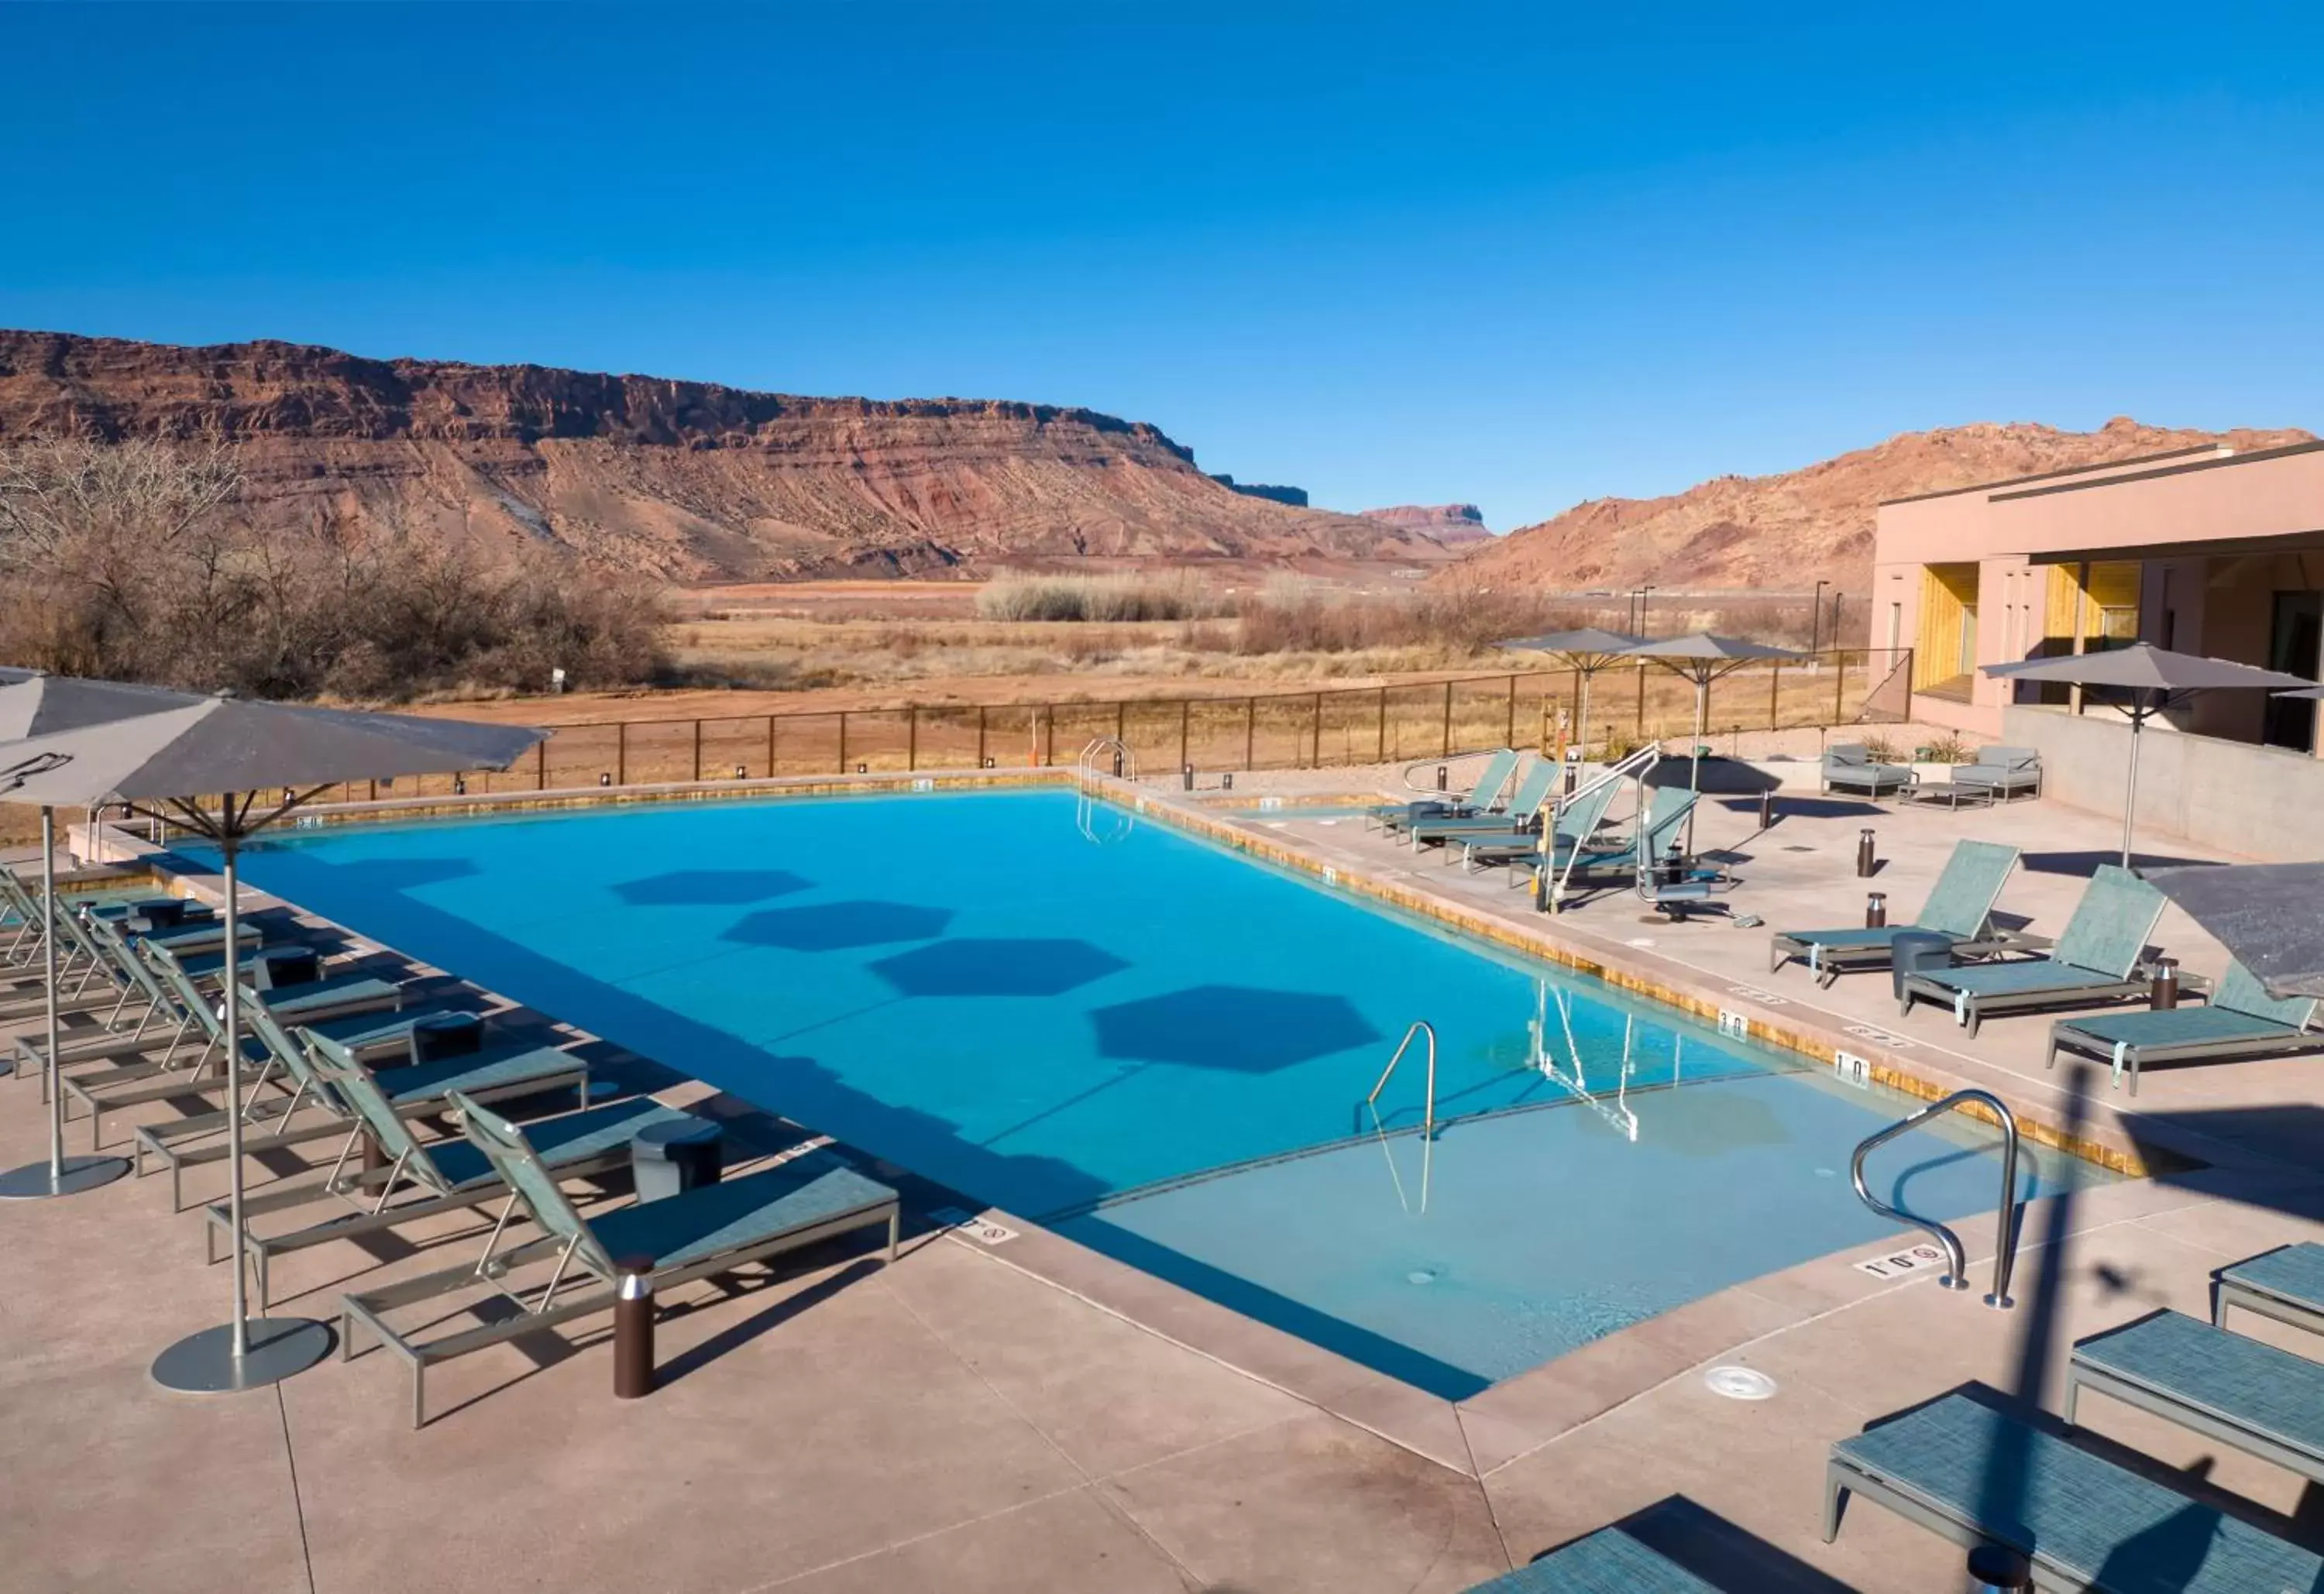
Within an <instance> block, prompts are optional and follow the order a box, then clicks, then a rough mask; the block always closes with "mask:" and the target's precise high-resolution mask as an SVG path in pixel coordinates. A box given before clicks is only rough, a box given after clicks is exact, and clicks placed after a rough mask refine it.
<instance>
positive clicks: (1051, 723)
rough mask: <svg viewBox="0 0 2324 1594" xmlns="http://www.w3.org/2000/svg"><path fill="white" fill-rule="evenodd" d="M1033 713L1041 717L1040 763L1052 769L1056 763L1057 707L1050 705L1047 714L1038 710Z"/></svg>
mask: <svg viewBox="0 0 2324 1594" xmlns="http://www.w3.org/2000/svg"><path fill="white" fill-rule="evenodd" d="M1033 712H1034V713H1035V714H1040V716H1041V762H1042V763H1043V764H1044V765H1047V766H1048V767H1049V768H1052V769H1054V768H1056V762H1057V705H1056V704H1054V703H1053V704H1051V705H1049V710H1048V712H1047V714H1042V713H1041V711H1040V710H1039V709H1035V710H1034V711H1033Z"/></svg>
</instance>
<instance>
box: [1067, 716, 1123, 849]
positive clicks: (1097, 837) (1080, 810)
mask: <svg viewBox="0 0 2324 1594" xmlns="http://www.w3.org/2000/svg"><path fill="white" fill-rule="evenodd" d="M1109 752H1111V754H1112V755H1113V778H1114V779H1117V780H1136V779H1138V755H1137V754H1136V753H1135V752H1132V751H1130V744H1129V743H1128V742H1124V741H1122V740H1121V739H1120V737H1117V736H1100V737H1097V738H1095V739H1094V740H1093V741H1092V742H1090V743H1089V745H1088V746H1086V747H1084V748H1083V749H1082V752H1081V757H1079V758H1078V759H1075V760H1074V828H1075V829H1076V830H1079V831H1080V832H1081V833H1082V837H1083V839H1084V840H1085V841H1093V842H1099V843H1107V842H1118V841H1120V839H1121V838H1122V837H1123V836H1126V835H1128V834H1130V817H1129V815H1127V814H1120V813H1118V812H1117V811H1114V810H1102V809H1101V808H1100V806H1099V804H1098V791H1099V782H1100V780H1101V779H1102V777H1103V775H1104V773H1105V771H1104V769H1103V763H1104V760H1105V756H1106V754H1107V753H1109ZM1101 813H1105V814H1107V815H1109V816H1108V817H1106V818H1101V817H1100V815H1101Z"/></svg>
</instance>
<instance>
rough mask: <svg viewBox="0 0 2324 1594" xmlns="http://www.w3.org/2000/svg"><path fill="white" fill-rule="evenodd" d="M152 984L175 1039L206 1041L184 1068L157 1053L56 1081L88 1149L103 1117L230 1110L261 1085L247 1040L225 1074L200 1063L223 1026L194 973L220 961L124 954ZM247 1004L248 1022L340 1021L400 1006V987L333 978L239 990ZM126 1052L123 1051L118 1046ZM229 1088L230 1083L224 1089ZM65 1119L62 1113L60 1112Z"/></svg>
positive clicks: (129, 1049) (115, 1052)
mask: <svg viewBox="0 0 2324 1594" xmlns="http://www.w3.org/2000/svg"><path fill="white" fill-rule="evenodd" d="M132 955H133V956H134V958H135V959H136V960H137V961H138V963H139V965H140V966H141V967H142V968H143V969H144V971H145V972H146V974H147V976H148V978H150V979H151V980H152V981H153V982H154V991H155V1000H156V1001H157V1003H158V1004H161V1005H164V1006H166V1008H167V1009H168V1010H169V1011H170V1012H171V1014H172V1015H173V1016H174V1017H175V1018H177V1020H178V1029H177V1032H176V1033H177V1034H178V1035H180V1036H184V1035H187V1034H189V1033H194V1032H198V1033H200V1034H202V1035H204V1036H206V1037H208V1041H207V1044H206V1045H205V1046H203V1047H202V1050H201V1051H200V1053H199V1054H198V1055H196V1056H195V1057H194V1058H193V1059H192V1060H191V1062H190V1063H187V1062H184V1061H183V1060H182V1059H180V1057H179V1056H178V1055H177V1053H176V1049H175V1047H174V1045H173V1046H172V1047H171V1049H170V1050H169V1051H168V1052H165V1053H163V1054H162V1055H161V1057H160V1060H159V1061H147V1062H139V1063H131V1064H124V1065H123V1066H120V1067H116V1068H113V1069H108V1070H106V1071H104V1072H102V1073H83V1074H69V1073H68V1074H61V1075H60V1076H59V1079H60V1083H61V1084H62V1085H63V1087H64V1092H65V1094H66V1095H67V1096H69V1097H71V1098H72V1099H73V1100H74V1101H78V1102H80V1103H81V1104H82V1105H83V1106H84V1107H86V1108H87V1109H88V1117H89V1144H90V1146H91V1147H92V1148H97V1147H102V1146H103V1145H104V1143H105V1114H106V1112H108V1111H115V1110H119V1109H121V1108H124V1107H136V1106H143V1105H144V1104H145V1103H147V1102H152V1101H175V1100H178V1099H180V1098H182V1097H187V1096H194V1095H200V1094H204V1093H206V1092H210V1091H217V1092H221V1097H222V1100H221V1108H222V1109H223V1108H224V1107H226V1106H230V1105H231V1104H232V1103H233V1101H234V1100H235V1097H236V1096H237V1095H238V1094H239V1093H240V1092H242V1090H243V1089H244V1087H245V1086H250V1087H253V1088H255V1087H256V1086H257V1085H259V1084H261V1083H263V1080H264V1073H263V1066H264V1062H265V1058H264V1054H263V1049H262V1048H260V1047H259V1046H257V1044H256V1042H255V1041H254V1038H253V1037H251V1036H250V1035H248V1034H246V1033H245V1034H244V1036H243V1037H241V1042H242V1055H241V1056H240V1057H238V1058H236V1059H235V1063H234V1066H233V1067H232V1068H231V1069H228V1068H227V1067H226V1064H225V1061H224V1059H223V1058H221V1059H220V1064H219V1066H218V1068H217V1069H216V1070H212V1069H210V1068H209V1066H208V1064H209V1062H210V1059H211V1058H212V1056H213V1055H217V1054H218V1053H219V1052H220V1050H221V1048H222V1046H223V1044H224V1042H225V1039H226V1025H225V1022H224V1019H223V1018H222V1016H221V1013H220V1010H219V1009H217V1008H215V1007H213V1006H212V1005H211V1004H210V1003H209V1002H208V1000H205V999H204V995H203V993H202V991H201V990H200V989H199V987H198V985H197V983H196V979H197V975H198V972H199V969H200V967H201V966H202V965H203V964H205V963H208V960H209V959H213V958H214V959H217V960H219V961H220V962H221V963H222V961H223V954H207V955H206V957H205V958H203V959H184V958H180V957H178V956H177V955H176V954H172V953H171V952H170V951H169V950H168V949H167V948H164V947H160V946H155V945H152V944H141V945H140V946H139V947H138V948H137V949H136V950H135V952H134V954H132ZM243 994H244V997H245V998H246V999H248V1008H247V1011H248V1013H249V1015H251V1017H252V1018H253V1020H254V1018H255V1015H256V1014H258V1013H260V1012H264V1013H267V1014H270V1015H272V1017H273V1018H275V1019H276V1021H278V1022H281V1023H285V1024H300V1023H306V1022H309V1021H320V1020H322V1019H325V1018H347V1017H350V1016H353V1015H355V1014H360V1013H376V1012H381V1011H384V1010H387V1009H393V1008H396V1007H399V1006H401V1003H402V1000H403V987H402V986H401V985H399V984H397V983H395V982H394V981H391V980H382V979H380V978H378V977H377V976H376V975H372V974H364V973H346V974H333V975H329V976H327V977H325V978H323V979H320V980H312V981H306V982H304V983H301V984H298V985H285V986H281V987H278V988H276V989H274V990H268V991H263V992H261V991H253V990H249V989H248V988H246V987H245V988H244V992H243ZM124 1046H126V1050H124ZM152 1050H153V1048H152V1046H151V1045H150V1044H149V1045H148V1046H144V1047H142V1048H141V1047H138V1046H134V1045H132V1044H129V1043H124V1042H121V1041H118V1040H116V1041H115V1043H114V1044H113V1047H112V1049H110V1050H99V1051H97V1052H95V1053H92V1054H89V1055H86V1056H82V1057H80V1058H78V1059H75V1060H76V1061H79V1062H88V1061H91V1060H94V1059H97V1058H111V1057H119V1056H124V1055H137V1054H138V1053H140V1052H141V1051H142V1052H147V1053H150V1052H152ZM250 1062H257V1063H259V1064H261V1069H262V1071H261V1072H260V1073H249V1072H247V1071H246V1070H245V1069H244V1066H243V1064H245V1063H250ZM229 1081H230V1082H231V1083H229ZM66 1114H67V1116H68V1117H69V1116H70V1115H71V1109H70V1107H69V1106H68V1107H67V1109H66Z"/></svg>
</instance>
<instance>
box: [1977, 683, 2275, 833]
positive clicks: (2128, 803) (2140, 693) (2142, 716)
mask: <svg viewBox="0 0 2324 1594" xmlns="http://www.w3.org/2000/svg"><path fill="white" fill-rule="evenodd" d="M1983 668H1984V670H1985V673H1986V674H1987V675H1989V676H1994V677H1998V678H2001V679H2004V680H2013V681H2063V682H2065V683H2067V684H2068V685H2070V686H2087V687H2091V688H2094V689H2097V690H2099V691H2102V692H2107V693H2110V694H2114V695H2116V696H2117V697H2118V699H2119V701H2118V704H2117V706H2119V707H2120V708H2121V709H2122V711H2123V713H2124V714H2126V715H2127V716H2129V719H2130V774H2129V778H2128V780H2127V782H2126V790H2125V794H2124V798H2123V806H2122V866H2123V867H2124V868H2125V869H2128V868H2129V867H2130V833H2131V826H2132V824H2133V822H2134V821H2135V817H2136V815H2137V813H2138V741H2139V737H2140V735H2141V734H2142V733H2144V731H2145V729H2146V722H2147V721H2149V720H2151V719H2153V717H2154V716H2155V715H2156V714H2161V713H2163V711H2164V710H2165V709H2168V708H2172V707H2173V706H2175V705H2178V704H2180V703H2182V702H2184V701H2185V700H2186V699H2187V698H2189V697H2190V696H2193V695H2194V694H2195V693H2198V692H2219V691H2236V690H2242V691H2265V690H2267V689H2269V688H2272V687H2276V686H2312V685H2313V684H2314V683H2312V682H2310V681H2308V680H2305V679H2303V678H2301V677H2299V676H2288V675H2284V674H2282V673H2281V672H2280V671H2277V670H2273V669H2261V668H2258V667H2257V666H2255V665H2249V664H2236V663H2235V662H2233V661H2232V660H2230V659H2206V658H2204V657H2203V656H2202V655H2201V654H2199V653H2174V652H2172V651H2171V650H2169V649H2167V648H2158V647H2156V646H2155V645H2154V644H2153V643H2152V642H2131V643H2128V644H2126V645H2125V646H2123V647H2120V648H2107V649H2103V650H2100V651H2098V652H2096V653H2071V654H2065V655H2062V656H2061V657H2059V658H2056V659H2020V660H2017V661H2015V662H2014V663H2009V664H1988V665H1986V666H1984V667H1983ZM2294 695H2296V694H2294Z"/></svg>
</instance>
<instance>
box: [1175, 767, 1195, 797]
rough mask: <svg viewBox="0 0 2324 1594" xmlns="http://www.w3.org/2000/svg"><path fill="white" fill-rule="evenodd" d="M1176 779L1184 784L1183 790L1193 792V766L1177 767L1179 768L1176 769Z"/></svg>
mask: <svg viewBox="0 0 2324 1594" xmlns="http://www.w3.org/2000/svg"><path fill="white" fill-rule="evenodd" d="M1178 778H1179V780H1180V781H1181V782H1182V783H1183V784H1184V786H1185V789H1186V790H1188V791H1192V790H1194V765H1192V764H1182V765H1180V766H1179V768H1178Z"/></svg>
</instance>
